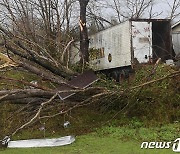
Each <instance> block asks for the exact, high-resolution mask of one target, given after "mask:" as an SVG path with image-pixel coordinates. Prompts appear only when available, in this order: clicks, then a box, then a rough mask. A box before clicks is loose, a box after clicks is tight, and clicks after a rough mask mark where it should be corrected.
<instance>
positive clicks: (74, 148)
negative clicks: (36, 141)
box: [0, 122, 180, 154]
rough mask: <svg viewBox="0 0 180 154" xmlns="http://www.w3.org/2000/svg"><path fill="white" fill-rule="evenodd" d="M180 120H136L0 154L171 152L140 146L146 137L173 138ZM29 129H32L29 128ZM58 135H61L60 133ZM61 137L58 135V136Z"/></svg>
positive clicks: (144, 153)
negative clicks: (154, 123) (57, 143)
mask: <svg viewBox="0 0 180 154" xmlns="http://www.w3.org/2000/svg"><path fill="white" fill-rule="evenodd" d="M179 128H180V124H179V123H176V124H169V125H164V126H161V127H160V126H159V127H150V128H146V127H143V126H142V125H141V124H137V122H132V123H130V124H128V125H127V126H122V127H120V126H119V127H117V126H104V127H102V128H97V129H96V131H94V132H92V133H88V134H86V135H80V136H76V141H75V142H74V143H73V144H72V145H67V146H63V147H53V148H27V149H5V150H1V151H0V153H1V154H24V153H25V154H36V153H37V154H91V153H92V154H171V153H173V151H172V149H171V148H170V149H163V150H162V149H161V150H160V149H141V148H140V146H141V143H142V142H143V141H149V142H153V141H158V142H165V141H174V140H175V139H176V138H178V137H179V134H180V133H179V131H180V130H179ZM29 133H30V132H29ZM57 136H58V135H57ZM58 137H59V136H58Z"/></svg>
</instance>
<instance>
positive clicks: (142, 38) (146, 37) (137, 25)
mask: <svg viewBox="0 0 180 154" xmlns="http://www.w3.org/2000/svg"><path fill="white" fill-rule="evenodd" d="M131 27H132V48H133V51H132V52H133V57H134V59H135V60H137V61H138V62H139V63H147V62H149V61H150V60H151V58H152V22H145V21H132V25H131Z"/></svg>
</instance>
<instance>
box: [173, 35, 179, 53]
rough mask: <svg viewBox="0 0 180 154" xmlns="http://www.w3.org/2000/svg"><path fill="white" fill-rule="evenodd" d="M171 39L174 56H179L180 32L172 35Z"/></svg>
mask: <svg viewBox="0 0 180 154" xmlns="http://www.w3.org/2000/svg"><path fill="white" fill-rule="evenodd" d="M172 38H173V47H174V51H175V53H176V55H177V54H180V32H179V33H173V34H172Z"/></svg>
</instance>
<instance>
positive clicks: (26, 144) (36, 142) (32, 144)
mask: <svg viewBox="0 0 180 154" xmlns="http://www.w3.org/2000/svg"><path fill="white" fill-rule="evenodd" d="M74 141H75V138H74V137H73V136H65V137H61V138H53V139H30V140H17V141H9V142H8V146H7V147H8V148H37V147H56V146H63V145H68V144H71V143H73V142H74Z"/></svg>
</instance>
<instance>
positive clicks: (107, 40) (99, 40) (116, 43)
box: [89, 21, 131, 70]
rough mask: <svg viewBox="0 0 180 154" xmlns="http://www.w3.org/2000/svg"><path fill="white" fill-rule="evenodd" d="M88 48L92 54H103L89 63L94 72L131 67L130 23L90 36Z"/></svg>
mask: <svg viewBox="0 0 180 154" xmlns="http://www.w3.org/2000/svg"><path fill="white" fill-rule="evenodd" d="M89 48H90V50H92V52H93V50H94V52H96V53H97V52H103V53H100V57H95V58H94V59H93V60H91V61H90V63H91V65H92V67H93V68H94V69H95V70H103V69H110V68H116V67H123V66H129V65H131V34H130V22H129V21H127V22H124V23H122V24H120V25H117V26H115V27H113V28H109V29H107V30H105V31H102V32H99V33H97V34H96V35H92V36H91V37H90V46H89ZM110 59H111V60H110Z"/></svg>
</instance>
